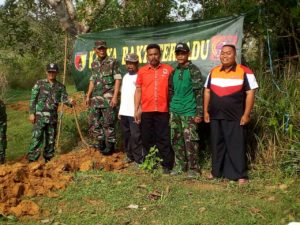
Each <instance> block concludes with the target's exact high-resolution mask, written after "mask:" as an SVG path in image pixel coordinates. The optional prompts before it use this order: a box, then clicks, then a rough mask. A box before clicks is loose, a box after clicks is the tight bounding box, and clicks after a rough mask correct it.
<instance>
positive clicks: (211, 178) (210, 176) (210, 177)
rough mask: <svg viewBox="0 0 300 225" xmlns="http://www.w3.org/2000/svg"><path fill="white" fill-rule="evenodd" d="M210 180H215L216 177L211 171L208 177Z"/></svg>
mask: <svg viewBox="0 0 300 225" xmlns="http://www.w3.org/2000/svg"><path fill="white" fill-rule="evenodd" d="M206 178H207V179H208V180H213V179H215V177H214V175H212V174H211V173H210V174H209V175H208V176H207V177H206Z"/></svg>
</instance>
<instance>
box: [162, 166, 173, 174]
mask: <svg viewBox="0 0 300 225" xmlns="http://www.w3.org/2000/svg"><path fill="white" fill-rule="evenodd" d="M162 173H163V174H170V173H171V170H170V169H169V168H167V167H164V168H163V171H162Z"/></svg>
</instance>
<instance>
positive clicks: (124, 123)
mask: <svg viewBox="0 0 300 225" xmlns="http://www.w3.org/2000/svg"><path fill="white" fill-rule="evenodd" d="M121 128H122V134H123V137H124V147H125V152H126V155H127V157H128V158H129V159H131V160H133V161H135V162H136V163H142V162H143V159H144V156H145V153H144V152H143V145H142V137H141V128H140V125H139V124H137V123H135V122H134V118H133V117H131V116H121Z"/></svg>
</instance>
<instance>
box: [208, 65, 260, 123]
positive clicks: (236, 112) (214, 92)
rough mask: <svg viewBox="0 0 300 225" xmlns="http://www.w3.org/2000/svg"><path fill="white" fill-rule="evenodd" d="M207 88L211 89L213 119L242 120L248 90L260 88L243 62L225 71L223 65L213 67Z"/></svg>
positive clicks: (210, 107)
mask: <svg viewBox="0 0 300 225" xmlns="http://www.w3.org/2000/svg"><path fill="white" fill-rule="evenodd" d="M204 87H205V88H207V89H210V103H209V114H210V118H211V119H226V120H240V118H241V117H242V115H243V113H244V109H245V99H246V98H245V97H246V91H248V90H253V89H256V88H258V84H257V81H256V78H255V76H254V74H253V72H252V71H251V70H250V69H249V68H248V67H246V66H243V65H241V64H235V65H233V66H232V67H231V68H230V70H229V71H225V69H224V68H223V67H222V65H219V66H216V67H215V68H213V69H212V70H211V72H210V74H209V75H208V77H207V79H206V82H205V85H204Z"/></svg>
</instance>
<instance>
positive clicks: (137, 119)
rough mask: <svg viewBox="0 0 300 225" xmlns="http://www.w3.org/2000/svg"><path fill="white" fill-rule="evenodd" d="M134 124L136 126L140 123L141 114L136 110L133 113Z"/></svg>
mask: <svg viewBox="0 0 300 225" xmlns="http://www.w3.org/2000/svg"><path fill="white" fill-rule="evenodd" d="M134 122H136V123H137V124H140V123H141V112H140V111H138V110H135V111H134Z"/></svg>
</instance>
